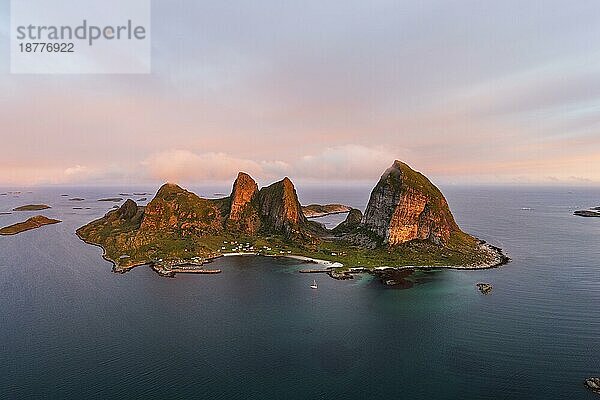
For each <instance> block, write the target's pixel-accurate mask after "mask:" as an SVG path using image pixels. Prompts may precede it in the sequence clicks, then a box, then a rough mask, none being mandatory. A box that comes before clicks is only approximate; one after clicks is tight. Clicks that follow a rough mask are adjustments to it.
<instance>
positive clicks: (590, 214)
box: [573, 210, 600, 217]
mask: <svg viewBox="0 0 600 400" xmlns="http://www.w3.org/2000/svg"><path fill="white" fill-rule="evenodd" d="M573 214H574V215H577V216H579V217H600V211H592V210H578V211H575V212H574V213H573Z"/></svg>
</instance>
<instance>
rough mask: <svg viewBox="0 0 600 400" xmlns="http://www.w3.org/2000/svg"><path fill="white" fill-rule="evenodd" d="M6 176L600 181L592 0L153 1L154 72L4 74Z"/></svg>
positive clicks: (65, 180) (5, 66) (1, 117)
mask: <svg viewBox="0 0 600 400" xmlns="http://www.w3.org/2000/svg"><path fill="white" fill-rule="evenodd" d="M8 3H9V2H8V0H0V4H1V5H0V54H2V55H4V56H2V57H1V58H0V60H1V61H2V63H1V65H0V124H1V125H0V132H1V133H0V139H1V141H0V185H25V184H27V185H28V184H80V183H88V184H113V183H118V184H120V183H124V184H129V183H154V182H156V183H159V182H162V181H166V180H170V181H176V182H180V183H186V184H191V183H201V182H203V181H221V180H227V181H230V180H232V179H233V178H234V177H235V174H236V172H237V171H238V170H244V171H247V172H249V173H251V174H252V175H253V176H255V177H256V178H257V179H258V180H259V181H261V182H268V181H270V180H273V179H276V178H280V177H282V176H285V175H287V176H290V177H291V178H292V179H293V180H295V181H299V182H302V181H365V180H371V181H372V180H375V179H377V178H378V177H379V175H380V174H381V172H382V171H383V169H385V168H386V167H387V166H389V165H390V164H391V163H392V161H393V160H394V159H400V160H403V161H405V162H407V163H409V164H410V165H412V166H413V167H414V168H415V169H418V170H420V171H422V172H424V173H425V174H427V175H428V176H430V177H431V178H432V179H433V180H434V181H436V182H440V183H446V184H452V183H461V184H463V183H467V184H477V183H502V184H505V183H509V184H510V183H519V184H527V183H532V184H565V185H572V184H591V185H599V184H600V22H599V21H600V2H599V1H597V0H595V1H577V0H571V1H555V0H541V1H532V0H529V1H522V0H518V1H511V0H503V1H493V2H492V1H480V0H477V1H458V0H457V1H452V0H445V1H428V0H418V1H417V0H415V1H410V2H409V1H399V0H396V1H376V0H375V1H364V0H360V1H355V0H344V1H323V0H319V1H313V0H303V1H296V2H287V1H280V0H279V1H244V2H241V1H240V2H236V1H211V2H206V1H197V0H168V1H167V0H161V1H159V0H157V1H153V2H152V6H153V9H152V53H153V54H152V71H153V72H152V74H150V75H104V76H103V75H67V76H60V75H10V74H9V69H10V68H9V67H10V65H9V61H10V60H9V57H8V55H9V41H8V27H9V4H8Z"/></svg>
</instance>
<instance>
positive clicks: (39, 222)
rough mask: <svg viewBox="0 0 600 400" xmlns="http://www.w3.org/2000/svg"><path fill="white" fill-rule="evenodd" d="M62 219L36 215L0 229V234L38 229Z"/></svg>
mask: <svg viewBox="0 0 600 400" xmlns="http://www.w3.org/2000/svg"><path fill="white" fill-rule="evenodd" d="M60 222H62V221H60V220H57V219H52V218H47V217H44V216H43V215H36V216H35V217H31V218H29V219H28V220H26V221H23V222H19V223H16V224H13V225H10V226H6V227H4V228H2V229H0V235H3V236H10V235H17V234H19V233H22V232H26V231H30V230H32V229H38V228H41V227H42V226H45V225H53V224H58V223H60Z"/></svg>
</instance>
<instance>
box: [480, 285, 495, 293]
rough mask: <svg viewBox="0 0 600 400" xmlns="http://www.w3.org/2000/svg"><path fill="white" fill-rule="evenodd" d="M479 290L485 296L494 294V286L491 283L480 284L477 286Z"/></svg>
mask: <svg viewBox="0 0 600 400" xmlns="http://www.w3.org/2000/svg"><path fill="white" fill-rule="evenodd" d="M476 286H477V289H479V291H480V292H481V293H483V294H490V293H492V289H493V287H492V284H491V283H478V284H477V285H476Z"/></svg>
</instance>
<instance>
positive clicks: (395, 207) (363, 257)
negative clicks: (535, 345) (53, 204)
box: [77, 161, 509, 282]
mask: <svg viewBox="0 0 600 400" xmlns="http://www.w3.org/2000/svg"><path fill="white" fill-rule="evenodd" d="M77 235H78V236H79V237H80V238H81V239H82V240H84V241H85V242H87V243H90V244H94V245H98V246H100V247H102V248H103V249H104V258H105V259H107V260H109V261H111V262H112V263H113V265H114V268H113V270H114V271H115V272H126V271H127V270H129V269H131V268H133V267H135V266H138V265H150V266H151V267H152V268H153V269H154V270H155V271H156V272H158V273H159V274H161V275H166V276H173V275H174V273H175V271H176V272H181V271H182V268H181V266H190V265H192V266H194V265H195V266H198V268H201V266H202V265H203V264H205V263H206V262H209V261H211V260H213V259H215V258H217V257H222V256H228V255H243V254H253V255H263V256H279V257H281V256H295V257H299V258H302V257H304V258H302V259H311V260H318V262H319V263H322V264H323V265H325V266H326V267H328V270H329V271H330V272H331V273H330V275H331V276H333V277H336V278H339V279H344V278H347V277H348V275H349V274H351V273H353V272H358V271H383V270H386V269H390V268H394V269H396V270H403V269H404V270H413V269H415V268H417V269H418V268H461V269H477V268H491V267H495V266H499V265H502V264H504V263H506V262H508V261H509V259H508V257H506V256H505V255H504V254H503V253H502V251H501V250H500V249H498V248H496V247H493V246H490V245H488V244H486V243H484V242H482V241H480V240H478V239H476V238H475V237H473V236H470V235H468V234H466V233H464V232H463V231H462V230H461V229H460V228H459V227H458V225H457V224H456V222H455V220H454V217H453V216H452V213H451V212H450V209H449V207H448V203H447V202H446V199H445V198H444V196H443V195H442V193H441V192H440V191H439V189H438V188H437V187H435V186H434V185H433V184H432V183H431V182H430V181H429V179H427V178H426V177H425V176H424V175H422V174H421V173H419V172H417V171H414V170H413V169H411V168H410V167H409V166H408V165H406V164H405V163H403V162H400V161H395V162H394V163H393V165H392V166H391V167H390V168H388V169H387V170H386V171H385V172H384V174H383V175H382V176H381V179H380V180H379V182H378V183H377V185H376V186H375V188H374V189H373V191H372V193H371V196H370V200H369V202H368V204H367V207H366V211H365V214H364V215H363V214H362V212H361V211H360V210H356V209H350V210H349V211H348V216H347V218H346V220H345V221H344V222H342V223H341V224H340V225H339V226H337V227H336V228H334V229H333V230H328V229H326V228H324V227H323V226H322V225H321V224H318V223H316V222H313V221H311V220H309V219H307V217H306V215H305V213H304V211H303V208H302V206H301V205H300V203H299V201H298V196H297V193H296V189H295V187H294V185H293V183H292V181H291V180H290V179H289V178H284V179H283V180H281V181H279V182H276V183H273V184H271V185H269V186H267V187H263V188H259V187H258V185H257V183H256V182H255V181H254V179H252V178H251V177H250V176H249V175H247V174H245V173H243V172H240V173H239V174H238V177H237V179H236V180H235V182H234V184H233V188H232V192H231V195H230V196H228V197H223V198H218V199H204V198H201V197H198V196H197V195H195V194H194V193H191V192H189V191H187V190H185V189H183V188H181V187H179V186H177V185H175V184H173V183H167V184H165V185H163V186H162V187H161V188H160V190H159V191H158V193H157V194H156V196H155V197H154V198H153V199H152V200H151V201H150V202H149V203H148V205H147V206H145V207H142V206H138V205H137V204H136V203H135V202H134V201H133V200H131V199H128V200H127V201H125V203H123V205H121V206H120V207H119V208H118V209H115V210H112V211H109V212H108V213H107V214H106V215H105V216H104V217H102V218H100V219H98V220H96V221H93V222H90V223H89V224H87V225H85V226H83V227H81V228H79V229H78V230H77ZM388 280H389V281H390V282H392V281H394V279H388Z"/></svg>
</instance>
